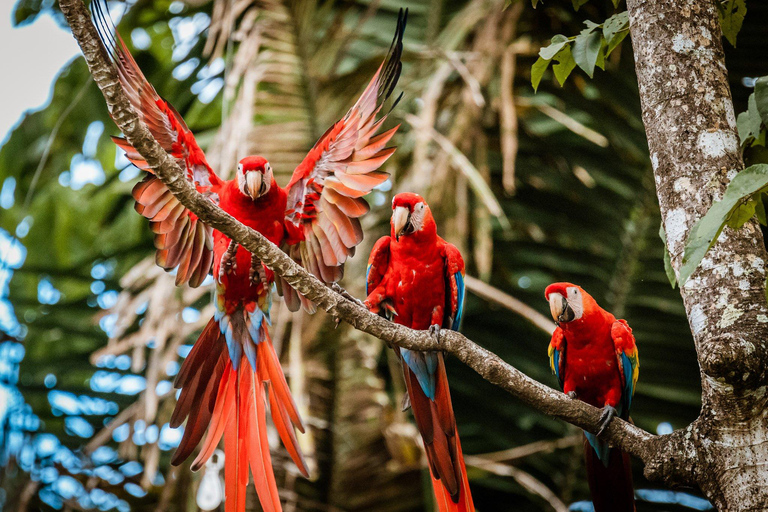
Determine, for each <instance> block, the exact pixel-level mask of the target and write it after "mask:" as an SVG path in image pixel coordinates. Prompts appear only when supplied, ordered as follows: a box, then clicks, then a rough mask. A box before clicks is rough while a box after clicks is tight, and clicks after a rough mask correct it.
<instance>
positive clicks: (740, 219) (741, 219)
mask: <svg viewBox="0 0 768 512" xmlns="http://www.w3.org/2000/svg"><path fill="white" fill-rule="evenodd" d="M758 200H759V198H758V199H755V198H754V196H753V197H752V198H751V199H749V200H748V201H747V202H745V203H741V204H740V205H739V206H737V207H736V208H735V209H734V210H733V212H732V213H731V215H730V216H729V217H728V220H727V221H726V224H727V225H728V226H730V227H732V228H733V229H739V228H740V227H741V226H743V225H744V224H745V223H746V222H747V221H748V220H749V219H751V218H752V217H754V216H755V205H756V204H757V201H758Z"/></svg>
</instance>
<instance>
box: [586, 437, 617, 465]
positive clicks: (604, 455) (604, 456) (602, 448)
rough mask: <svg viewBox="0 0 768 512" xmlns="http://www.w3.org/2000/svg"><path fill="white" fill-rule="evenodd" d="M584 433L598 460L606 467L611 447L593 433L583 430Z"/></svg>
mask: <svg viewBox="0 0 768 512" xmlns="http://www.w3.org/2000/svg"><path fill="white" fill-rule="evenodd" d="M584 435H585V436H587V441H589V444H590V445H591V446H592V449H594V450H595V453H597V458H599V459H600V462H602V463H603V465H604V466H605V467H608V462H609V461H610V458H611V447H610V446H608V443H604V442H603V441H601V440H599V439H598V438H597V436H596V435H595V434H590V433H589V432H584Z"/></svg>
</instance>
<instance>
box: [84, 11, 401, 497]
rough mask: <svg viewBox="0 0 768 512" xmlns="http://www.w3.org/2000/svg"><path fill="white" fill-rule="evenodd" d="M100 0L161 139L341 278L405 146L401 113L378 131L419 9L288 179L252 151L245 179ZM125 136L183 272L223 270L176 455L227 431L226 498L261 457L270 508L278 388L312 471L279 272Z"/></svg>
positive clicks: (213, 442) (254, 220) (263, 492)
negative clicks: (204, 146)
mask: <svg viewBox="0 0 768 512" xmlns="http://www.w3.org/2000/svg"><path fill="white" fill-rule="evenodd" d="M94 6H95V7H94V14H95V20H96V25H97V27H98V29H99V33H100V36H101V40H102V43H103V49H104V50H105V52H106V53H107V54H108V55H109V56H110V58H111V60H112V62H113V64H114V66H115V69H116V72H117V75H118V77H119V80H120V85H121V86H122V88H123V90H124V91H125V93H126V95H127V96H128V98H129V99H130V101H131V103H132V105H133V107H134V108H135V109H136V111H137V112H138V113H139V115H140V117H141V118H142V120H143V121H144V122H145V123H146V125H147V127H148V128H149V129H150V131H151V132H152V135H153V136H154V137H155V139H157V141H158V142H159V143H160V144H161V145H162V146H163V148H164V149H165V150H166V151H167V152H168V153H169V154H170V155H172V156H173V157H174V158H176V159H177V160H179V161H180V162H183V164H184V166H185V167H186V178H187V179H188V180H189V181H191V182H193V183H194V185H195V186H196V187H197V190H198V191H199V192H201V193H203V194H204V195H206V196H207V197H208V198H209V199H210V200H211V201H213V202H214V203H217V204H218V205H219V206H220V207H221V208H222V209H223V210H224V211H226V212H228V213H230V214H231V215H232V216H234V217H235V218H237V219H238V220H239V221H240V222H242V223H243V224H245V225H247V226H249V227H251V228H253V229H255V230H257V231H259V232H260V233H261V234H263V235H264V236H265V237H266V238H268V239H269V240H270V241H271V242H273V243H275V244H283V246H286V247H288V248H289V249H290V250H291V253H292V257H294V258H295V259H296V260H297V261H299V262H300V263H302V264H303V265H304V266H305V267H307V268H308V269H309V270H310V271H311V272H313V273H314V274H315V275H316V276H317V277H318V278H320V279H322V280H323V281H325V282H326V283H329V284H330V283H334V282H336V281H337V280H338V279H339V278H340V277H341V271H342V265H343V263H344V262H345V261H346V259H347V258H348V257H349V256H351V255H352V254H353V253H354V248H355V246H356V245H357V244H359V243H360V241H361V240H362V238H363V232H362V229H361V227H360V221H359V220H358V218H359V217H360V216H362V215H363V214H365V213H366V212H367V211H368V204H367V203H366V202H365V200H364V199H363V198H362V196H364V195H365V194H367V193H368V192H370V191H371V189H372V188H373V187H375V186H376V185H379V184H380V183H382V182H384V181H385V180H386V179H387V178H388V174H386V173H384V172H381V171H378V170H377V169H378V168H379V167H380V166H381V165H382V164H383V163H384V162H385V161H386V160H387V159H388V158H389V157H390V156H391V155H392V153H393V152H394V151H395V148H388V147H386V145H387V143H388V142H389V140H390V139H391V138H392V136H393V135H394V133H395V131H396V130H397V128H398V127H395V128H392V129H390V130H388V131H386V132H384V133H381V134H379V135H376V132H377V131H378V129H379V128H380V127H381V125H382V123H383V122H384V120H385V119H386V117H387V115H386V113H385V114H383V115H381V116H379V117H378V119H377V115H378V114H379V113H380V111H381V109H382V105H383V102H384V101H385V100H386V99H387V98H388V97H389V96H390V95H391V93H392V91H393V89H394V87H395V85H396V83H397V80H398V77H399V75H400V70H401V63H400V56H401V54H402V38H403V31H404V29H405V22H406V17H407V12H403V11H401V12H400V16H399V18H398V23H397V30H396V32H395V37H394V40H393V42H392V46H391V47H390V50H389V54H388V55H387V57H386V60H385V61H384V62H383V64H382V65H381V67H379V69H378V71H377V72H376V74H375V75H374V77H373V79H372V80H371V82H370V84H369V85H368V87H367V88H366V89H365V91H364V92H363V94H362V96H361V97H360V98H359V99H358V101H357V102H356V103H355V104H354V106H353V107H352V108H351V109H350V110H349V112H347V114H346V115H345V116H344V117H343V118H342V119H341V120H340V121H338V122H337V123H336V124H334V125H333V126H332V127H331V128H330V129H329V130H328V131H327V132H326V133H325V134H324V135H323V136H322V137H321V138H320V140H319V141H318V142H317V143H316V144H315V146H314V147H313V148H312V150H311V151H310V152H309V154H308V155H307V156H306V158H305V159H304V160H303V161H302V162H301V164H300V165H299V166H298V167H297V168H296V170H295V171H294V173H293V176H292V178H291V180H290V183H289V184H288V186H287V187H286V189H283V188H281V187H279V186H278V185H277V183H276V182H275V179H274V177H273V174H272V168H271V167H270V165H269V163H268V162H267V160H266V159H264V158H263V157H260V156H249V157H246V158H243V159H242V160H240V163H239V165H238V167H237V171H236V173H235V176H234V178H233V179H231V180H223V179H221V178H219V176H217V175H216V173H215V172H214V171H213V169H211V167H210V166H209V165H208V163H207V162H206V159H205V155H204V154H203V151H202V150H201V149H200V147H199V146H198V144H197V142H196V141H195V138H194V136H193V134H192V132H191V131H190V130H189V128H188V127H187V125H186V124H185V123H184V120H183V119H182V118H181V116H180V115H179V114H178V112H177V111H176V110H175V109H174V108H173V107H172V106H171V105H170V104H169V103H167V102H166V101H164V100H163V99H162V98H161V97H160V96H159V95H158V94H157V93H156V92H155V89H154V88H153V87H152V85H151V84H150V83H149V82H148V81H147V80H146V78H145V77H144V75H143V74H142V72H141V70H140V69H139V67H138V65H137V64H136V62H135V61H134V59H133V58H132V56H131V54H130V53H129V51H128V49H127V47H126V46H125V44H124V42H123V40H122V39H121V38H120V36H119V35H118V34H114V35H113V34H112V26H111V21H110V20H109V19H108V15H106V14H105V12H104V9H105V7H103V6H102V5H101V2H99V1H96V2H94ZM113 140H114V141H115V143H116V144H117V145H118V146H120V147H121V148H122V149H124V150H125V152H126V155H127V157H128V159H129V160H130V161H131V162H133V163H134V164H135V165H136V166H138V167H139V168H141V169H144V170H146V171H148V172H149V174H148V175H147V176H146V177H145V179H144V180H143V181H142V182H140V183H139V184H137V185H136V187H135V188H134V190H133V196H134V198H135V199H136V210H137V211H138V212H139V213H141V214H142V215H144V216H145V217H146V218H148V219H150V225H151V227H152V230H153V231H154V232H155V233H156V237H155V246H156V247H157V255H156V261H157V263H158V264H159V265H160V266H161V267H163V268H165V269H166V270H174V269H175V270H176V272H177V274H176V283H177V284H183V283H188V284H189V285H190V286H198V285H200V284H201V283H202V282H203V280H204V279H205V277H206V276H207V275H208V274H209V272H210V271H211V269H212V270H213V277H214V281H215V306H216V312H215V314H214V317H213V318H212V319H211V320H210V321H209V323H208V325H207V326H206V327H205V329H204V330H203V332H202V334H201V335H200V337H199V338H198V340H197V342H196V343H195V345H194V346H193V348H192V350H191V352H190V353H189V355H188V356H187V358H186V359H185V361H184V363H183V364H182V366H181V369H180V371H179V374H178V376H177V377H176V381H175V385H176V387H177V388H181V394H180V396H179V399H178V403H177V404H176V408H175V410H174V412H173V416H172V418H171V421H170V424H171V426H173V427H178V426H180V425H181V424H182V423H183V422H184V420H185V419H186V420H187V422H186V428H185V430H184V435H183V438H182V440H181V443H180V445H179V447H178V449H177V450H176V453H175V454H174V456H173V459H172V463H173V464H176V465H178V464H180V463H181V462H183V461H184V460H185V459H187V457H189V455H190V454H191V453H192V452H193V451H194V450H195V448H196V447H197V445H198V444H199V443H200V441H201V440H202V438H203V435H204V434H205V433H206V430H207V432H208V433H207V436H206V438H205V441H204V442H203V444H202V447H201V449H200V451H199V453H198V455H197V457H196V458H195V460H194V462H193V464H192V468H193V469H194V470H197V469H199V468H200V467H202V466H203V464H205V462H206V461H207V460H208V458H209V457H210V456H211V454H212V453H213V451H214V449H215V448H216V446H217V445H218V443H219V441H220V439H221V438H222V436H223V437H224V448H225V464H226V465H225V480H226V487H225V490H226V509H227V511H228V512H234V511H242V510H245V488H246V485H247V483H248V466H249V464H250V468H251V473H252V474H253V478H254V482H255V485H256V490H257V492H258V496H259V500H260V502H261V505H262V508H263V509H264V510H265V511H267V512H269V511H279V510H281V505H280V499H279V496H278V490H277V486H276V484H275V477H274V473H273V471H272V464H271V457H270V453H269V444H268V439H267V427H266V410H265V399H268V400H269V403H270V412H271V415H272V419H273V421H274V424H275V427H276V428H277V431H278V432H279V434H280V437H281V439H282V440H283V443H284V444H285V446H286V448H287V449H288V452H289V453H290V455H291V457H292V458H293V460H294V462H295V463H296V465H297V466H298V468H299V469H300V470H301V472H302V473H303V474H304V475H307V474H308V473H307V467H306V464H305V462H304V459H303V456H302V454H301V451H300V450H299V447H298V445H297V441H296V435H295V432H294V427H296V428H298V429H299V430H301V431H302V432H303V429H304V427H303V426H302V423H301V419H300V418H299V414H298V412H297V410H296V405H295V404H294V401H293V398H292V397H291V394H290V390H289V388H288V385H287V383H286V380H285V376H284V375H283V371H282V368H281V366H280V362H279V360H278V357H277V354H276V353H275V350H274V348H273V346H272V341H271V339H270V337H269V331H268V328H267V326H268V325H269V323H270V318H269V310H270V304H271V298H270V297H271V293H270V292H271V289H272V285H273V283H274V281H275V276H274V274H273V273H272V271H270V270H269V269H268V268H266V267H264V266H263V265H262V263H261V262H260V261H259V260H258V258H256V257H254V256H253V255H251V254H250V253H249V252H248V251H247V250H246V249H244V248H243V247H241V246H239V244H237V243H236V242H233V241H232V240H230V239H229V238H228V237H227V236H226V235H224V234H223V233H220V232H218V231H216V230H213V229H212V228H211V227H210V226H207V225H205V224H204V223H203V222H202V221H201V220H200V219H198V218H197V217H196V216H195V215H194V214H193V213H192V212H190V211H189V210H187V209H186V208H185V207H184V206H183V205H182V204H181V203H179V202H178V201H177V200H176V198H175V197H174V196H173V195H172V194H171V193H170V191H168V189H167V188H166V187H165V185H164V184H163V183H162V182H161V181H160V180H159V179H158V178H157V177H155V176H154V175H153V174H152V170H151V169H150V168H149V167H148V165H147V162H146V161H145V160H143V158H142V157H141V156H140V155H139V154H138V153H137V152H136V150H135V149H134V148H133V147H132V146H131V145H130V143H129V142H128V141H126V140H125V139H122V138H117V137H113ZM282 291H283V293H285V295H286V300H287V302H288V304H289V306H290V307H291V308H292V309H294V310H295V309H297V308H298V306H299V303H300V302H303V303H304V304H305V306H309V303H308V302H306V299H304V298H303V297H300V296H299V295H298V294H297V293H296V292H295V291H294V290H292V289H290V288H289V287H288V286H287V284H286V283H284V284H283V287H282Z"/></svg>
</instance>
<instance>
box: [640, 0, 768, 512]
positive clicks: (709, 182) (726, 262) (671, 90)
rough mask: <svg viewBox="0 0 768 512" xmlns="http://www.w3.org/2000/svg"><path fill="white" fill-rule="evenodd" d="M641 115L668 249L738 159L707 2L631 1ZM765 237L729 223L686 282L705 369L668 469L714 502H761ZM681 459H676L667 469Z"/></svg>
mask: <svg viewBox="0 0 768 512" xmlns="http://www.w3.org/2000/svg"><path fill="white" fill-rule="evenodd" d="M627 7H628V10H629V14H630V27H631V29H630V30H631V36H632V44H633V47H634V53H635V60H636V68H637V78H638V83H639V86H640V100H641V103H642V109H643V121H644V123H645V128H646V132H647V135H648V145H649V147H650V154H651V161H652V164H653V169H654V174H655V179H656V188H657V194H658V198H659V203H660V205H661V213H662V218H663V222H664V228H665V230H666V234H667V242H668V249H669V252H670V255H671V257H672V264H673V267H674V268H675V272H678V271H679V268H680V263H681V260H682V255H683V250H684V246H685V241H686V237H687V234H688V232H689V230H690V228H691V227H692V226H693V224H694V223H695V222H696V221H697V220H698V219H700V218H701V217H702V215H703V214H704V213H706V211H707V210H708V209H709V207H710V206H711V204H712V202H713V200H717V199H719V198H720V197H721V196H722V194H723V192H724V190H725V188H726V186H727V184H728V182H729V181H730V180H731V179H732V178H733V177H734V176H735V174H736V173H737V172H738V171H739V170H741V169H742V168H743V166H744V164H743V161H742V158H741V150H740V147H739V138H738V135H737V132H736V118H735V116H734V111H733V103H732V101H731V93H730V89H729V87H728V77H727V70H726V67H725V61H724V54H723V46H722V37H721V30H720V24H719V20H718V14H717V10H716V5H715V1H714V0H660V1H658V0H657V1H649V0H628V1H627ZM766 257H767V256H766V251H765V246H764V243H763V237H762V235H761V233H760V230H759V229H758V226H757V224H756V222H755V221H752V222H749V223H747V224H746V225H745V226H744V227H743V228H742V229H740V230H738V231H734V230H732V229H730V228H726V229H725V230H724V231H723V234H722V235H721V236H720V238H719V239H718V242H717V244H716V245H715V246H714V247H713V248H712V249H711V250H710V251H709V254H708V255H707V256H706V258H705V259H704V260H703V262H702V264H701V266H700V268H699V269H698V270H697V271H696V272H695V273H694V274H693V276H692V277H691V278H690V279H689V280H688V282H687V283H685V284H684V286H683V287H682V289H681V295H682V297H683V302H684V303H685V308H686V311H687V313H688V320H689V323H690V326H691V330H692V332H693V335H694V341H695V344H696V351H697V353H698V359H699V365H700V367H701V376H702V391H703V394H702V402H703V405H702V412H701V415H700V417H699V418H698V419H697V420H696V421H695V422H694V423H693V424H692V425H690V426H689V427H688V428H687V429H686V431H685V432H686V433H685V435H684V440H685V441H686V442H685V446H684V448H685V451H684V452H683V453H681V456H682V460H676V461H674V462H675V463H674V464H670V465H669V467H667V472H669V473H670V475H671V476H672V477H673V478H674V479H675V480H676V481H678V482H679V483H685V484H691V485H698V486H699V487H700V488H701V489H702V491H703V492H704V493H705V494H706V495H707V496H708V497H709V499H710V500H712V502H713V503H714V504H715V505H716V506H717V508H718V509H719V510H757V509H760V510H764V509H765V508H766V507H767V506H768V478H766V470H765V466H766V464H767V463H768V424H767V423H766V414H767V413H768V410H766V400H768V395H766V385H765V383H766V381H765V377H766V367H767V365H766V363H767V362H768V350H767V349H766V346H765V340H766V338H768V306H767V305H766V300H765V294H764V286H765V261H766ZM674 466H676V467H674Z"/></svg>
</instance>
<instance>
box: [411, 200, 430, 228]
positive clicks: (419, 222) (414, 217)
mask: <svg viewBox="0 0 768 512" xmlns="http://www.w3.org/2000/svg"><path fill="white" fill-rule="evenodd" d="M426 214H427V205H426V204H424V203H416V204H415V205H413V212H412V213H411V224H412V225H413V230H414V231H421V228H422V227H423V226H424V216H425V215H426Z"/></svg>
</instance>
